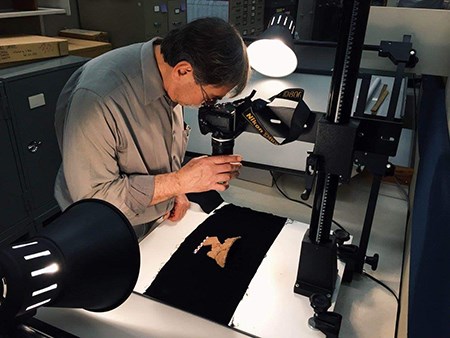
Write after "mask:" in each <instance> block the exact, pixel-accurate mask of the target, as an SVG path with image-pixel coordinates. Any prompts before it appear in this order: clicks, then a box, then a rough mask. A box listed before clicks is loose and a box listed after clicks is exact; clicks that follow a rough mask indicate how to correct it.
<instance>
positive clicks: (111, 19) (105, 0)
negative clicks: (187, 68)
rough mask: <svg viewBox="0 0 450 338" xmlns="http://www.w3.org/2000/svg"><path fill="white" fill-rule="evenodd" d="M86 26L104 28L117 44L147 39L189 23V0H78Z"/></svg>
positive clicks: (85, 27)
mask: <svg viewBox="0 0 450 338" xmlns="http://www.w3.org/2000/svg"><path fill="white" fill-rule="evenodd" d="M78 8H79V15H80V25H81V28H83V29H91V30H98V31H105V32H107V33H108V36H109V38H110V41H111V44H112V46H113V47H114V48H117V47H122V46H126V45H129V44H132V43H136V42H144V41H148V40H150V39H152V38H154V37H156V36H159V37H164V36H165V35H166V34H167V32H168V31H169V30H171V29H173V28H177V27H179V26H181V25H183V24H184V23H186V1H185V0H165V1H155V0H152V1H137V0H95V1H93V0H78Z"/></svg>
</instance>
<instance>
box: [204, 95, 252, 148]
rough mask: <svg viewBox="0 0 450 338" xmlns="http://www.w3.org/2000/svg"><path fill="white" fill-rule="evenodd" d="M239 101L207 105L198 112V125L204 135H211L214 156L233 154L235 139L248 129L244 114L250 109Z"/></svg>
mask: <svg viewBox="0 0 450 338" xmlns="http://www.w3.org/2000/svg"><path fill="white" fill-rule="evenodd" d="M244 102H245V101H242V100H239V101H235V102H226V103H217V104H215V105H205V106H202V107H200V108H199V110H198V124H199V127H200V132H201V133H202V134H203V135H206V134H208V133H211V144H212V154H213V155H221V154H232V153H233V146H234V139H235V138H236V137H237V136H239V135H240V134H241V133H242V132H243V131H244V130H245V128H246V123H247V122H246V120H245V118H244V117H243V113H244V112H245V111H246V110H247V109H249V108H250V106H248V105H246V104H245V103H244Z"/></svg>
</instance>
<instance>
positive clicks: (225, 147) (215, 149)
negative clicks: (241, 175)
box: [211, 137, 234, 155]
mask: <svg viewBox="0 0 450 338" xmlns="http://www.w3.org/2000/svg"><path fill="white" fill-rule="evenodd" d="M211 145H212V155H231V154H233V147H234V138H232V139H226V140H222V139H218V138H213V137H211Z"/></svg>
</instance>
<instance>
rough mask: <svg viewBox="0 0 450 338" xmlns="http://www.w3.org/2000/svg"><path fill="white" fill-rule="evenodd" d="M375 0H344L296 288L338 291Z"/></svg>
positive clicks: (300, 290)
mask: <svg viewBox="0 0 450 338" xmlns="http://www.w3.org/2000/svg"><path fill="white" fill-rule="evenodd" d="M369 9H370V2H369V1H364V0H344V10H343V18H342V23H341V27H340V35H339V41H338V46H337V50H336V57H335V63H334V70H333V75H332V78H331V88H330V96H329V102H328V109H327V114H326V116H325V117H324V118H323V119H322V120H321V121H320V122H319V125H318V129H317V136H316V142H315V145H314V151H313V153H312V154H311V155H310V156H312V157H315V159H316V161H315V162H316V163H317V167H316V168H314V170H313V171H314V173H315V174H316V175H317V184H316V189H315V194H314V206H313V211H312V215H311V224H310V228H309V230H308V231H307V232H306V234H305V237H304V238H303V242H302V248H301V252H300V260H299V269H298V273H297V280H296V283H295V286H294V292H296V293H299V294H302V295H305V296H310V295H312V294H313V293H321V294H325V295H330V296H331V295H332V293H333V291H334V287H335V283H336V278H337V249H336V242H335V240H334V237H333V236H330V230H331V222H332V218H333V212H334V204H335V201H336V193H337V188H338V184H339V181H340V180H341V181H347V180H349V179H350V174H351V168H352V160H353V151H354V144H355V138H356V130H357V127H358V123H357V122H354V121H350V116H351V112H352V105H353V98H354V93H355V88H356V81H357V79H358V71H359V63H360V60H361V54H362V50H363V45H364V35H365V31H366V26H367V19H368V16H369Z"/></svg>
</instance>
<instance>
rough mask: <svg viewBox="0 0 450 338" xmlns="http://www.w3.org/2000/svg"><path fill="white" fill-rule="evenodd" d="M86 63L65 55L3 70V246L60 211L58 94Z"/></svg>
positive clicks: (0, 211) (0, 218)
mask: <svg viewBox="0 0 450 338" xmlns="http://www.w3.org/2000/svg"><path fill="white" fill-rule="evenodd" d="M86 61H87V59H86V58H81V57H77V56H67V57H61V58H55V59H51V60H46V61H40V62H34V63H30V64H26V65H21V66H15V67H9V68H5V69H1V70H0V156H1V159H2V164H1V165H0V187H1V188H0V245H1V244H2V243H3V244H5V243H10V242H12V241H14V240H15V239H18V238H20V237H22V236H26V235H27V234H29V233H33V232H34V231H36V230H37V229H39V227H42V226H43V225H45V224H46V223H47V222H48V220H49V219H51V218H52V217H54V216H55V215H57V214H58V213H59V207H58V205H57V202H56V200H55V199H54V197H53V195H54V184H55V178H56V173H57V171H58V168H59V166H60V163H61V157H60V153H59V148H58V144H57V140H56V134H55V128H54V115H55V108H56V102H57V99H58V96H59V94H60V92H61V90H62V88H63V86H64V84H65V83H66V82H67V80H68V79H69V77H70V76H71V75H72V73H73V72H74V71H75V70H76V69H77V68H78V67H80V66H81V65H82V64H83V63H85V62H86Z"/></svg>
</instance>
